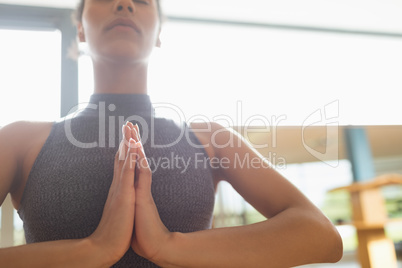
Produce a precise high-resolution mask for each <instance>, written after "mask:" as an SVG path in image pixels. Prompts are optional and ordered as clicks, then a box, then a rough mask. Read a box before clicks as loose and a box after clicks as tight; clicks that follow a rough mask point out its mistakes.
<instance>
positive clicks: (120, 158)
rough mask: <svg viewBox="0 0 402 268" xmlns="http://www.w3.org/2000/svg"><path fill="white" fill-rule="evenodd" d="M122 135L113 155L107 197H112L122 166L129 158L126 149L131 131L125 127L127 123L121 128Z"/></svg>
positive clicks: (130, 137)
mask: <svg viewBox="0 0 402 268" xmlns="http://www.w3.org/2000/svg"><path fill="white" fill-rule="evenodd" d="M122 133H123V139H122V140H121V142H120V144H119V149H118V150H117V152H116V155H115V160H114V171H113V181H112V185H111V186H110V190H109V195H113V193H114V192H115V190H116V188H117V185H118V183H119V180H120V178H121V173H122V169H123V166H124V164H125V162H126V160H127V158H128V157H130V155H129V154H128V149H129V147H130V139H132V138H133V136H132V132H131V129H130V127H129V126H128V125H127V123H126V124H125V125H123V126H122ZM131 157H133V156H131Z"/></svg>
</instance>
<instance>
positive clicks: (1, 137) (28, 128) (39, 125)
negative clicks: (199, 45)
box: [0, 121, 54, 155]
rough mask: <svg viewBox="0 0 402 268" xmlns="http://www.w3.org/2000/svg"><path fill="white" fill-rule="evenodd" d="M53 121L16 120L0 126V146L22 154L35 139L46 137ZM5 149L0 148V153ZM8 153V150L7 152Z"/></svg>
mask: <svg viewBox="0 0 402 268" xmlns="http://www.w3.org/2000/svg"><path fill="white" fill-rule="evenodd" d="M53 124H54V122H38V121H16V122H13V123H10V124H8V125H6V126H4V127H1V128H0V147H4V148H10V149H12V152H13V153H15V154H18V155H21V154H23V153H24V152H25V151H26V150H27V149H28V148H29V147H30V146H31V145H32V143H35V142H36V141H38V139H39V140H41V139H43V138H44V137H47V136H48V135H49V133H50V130H51V128H52V126H53ZM2 151H3V152H4V151H5V150H0V154H1V153H2ZM8 153H10V152H8Z"/></svg>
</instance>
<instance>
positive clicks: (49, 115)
mask: <svg viewBox="0 0 402 268" xmlns="http://www.w3.org/2000/svg"><path fill="white" fill-rule="evenodd" d="M0 40H1V42H0V59H1V60H0V114H1V116H0V126H4V125H6V124H9V123H11V122H14V121H18V120H37V121H48V120H54V119H56V118H58V117H59V116H60V83H61V34H60V32H59V31H22V30H0Z"/></svg>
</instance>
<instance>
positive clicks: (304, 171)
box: [0, 0, 402, 268]
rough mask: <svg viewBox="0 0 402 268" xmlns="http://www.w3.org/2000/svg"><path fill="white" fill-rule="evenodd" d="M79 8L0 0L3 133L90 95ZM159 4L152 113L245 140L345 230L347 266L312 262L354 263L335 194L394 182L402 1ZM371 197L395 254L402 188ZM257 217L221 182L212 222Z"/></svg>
mask: <svg viewBox="0 0 402 268" xmlns="http://www.w3.org/2000/svg"><path fill="white" fill-rule="evenodd" d="M77 2H78V1H77V0H59V1H54V0H0V114H1V116H0V127H1V126H4V125H6V124H9V123H11V122H14V121H17V120H56V119H57V118H59V117H61V116H65V115H66V114H67V113H68V112H69V111H70V109H71V108H73V107H74V106H76V105H77V104H78V103H80V104H85V103H86V102H87V101H88V100H89V97H90V95H91V94H92V90H93V79H92V64H91V59H90V58H89V56H88V55H87V47H86V44H78V45H75V42H76V32H75V28H74V26H73V24H72V21H71V13H72V12H73V10H74V8H75V7H76V5H77ZM162 7H163V11H164V15H165V16H166V21H165V22H164V24H163V27H162V34H161V40H162V47H161V48H160V49H155V50H154V53H153V55H152V59H151V64H150V76H149V94H150V96H151V100H152V101H153V102H154V104H155V109H156V113H157V115H160V116H164V117H170V118H172V119H174V120H178V121H183V120H184V121H186V122H192V121H216V122H219V123H220V124H223V125H225V126H228V127H232V128H234V129H235V130H236V131H238V132H239V133H241V134H242V135H243V136H244V137H245V139H247V140H248V141H249V142H250V144H251V145H252V146H254V148H255V149H256V150H258V152H260V153H261V155H262V156H263V157H264V158H265V159H266V160H267V161H269V162H271V163H272V164H273V165H274V166H275V167H276V168H277V170H278V171H279V172H280V173H282V174H283V175H284V176H285V177H286V178H287V179H289V180H290V181H291V182H292V183H294V184H295V185H296V186H297V187H298V188H299V189H300V190H301V191H302V192H303V193H305V194H306V195H307V197H309V198H310V199H311V200H312V201H313V202H314V204H316V205H317V206H318V207H319V208H320V209H321V210H322V211H323V212H324V213H325V215H327V217H328V218H329V219H330V220H331V221H332V222H334V224H336V226H337V228H338V230H339V231H340V233H341V235H342V238H343V242H344V251H345V254H344V258H343V259H342V261H341V262H339V263H338V264H328V265H324V264H322V265H321V264H318V265H311V267H322V268H324V267H325V268H326V267H360V266H361V264H359V261H358V254H357V251H358V250H357V248H358V239H357V231H356V226H355V225H353V222H352V221H353V209H352V205H351V204H352V203H351V199H350V196H351V195H350V193H349V192H348V191H346V190H339V191H333V192H332V191H331V192H330V190H332V189H334V188H337V187H341V186H346V185H349V184H351V183H355V182H369V181H372V179H374V178H376V177H378V176H380V175H386V174H402V139H401V137H402V117H401V108H400V107H401V106H400V98H398V96H399V95H400V92H401V90H402V80H401V78H400V77H401V75H400V74H401V70H402V19H401V14H402V1H401V0H383V1H375V0H368V1H367V0H366V1H362V0H348V1H347V0H337V1H333V0H304V1H300V0H282V1H275V0H247V1H238V0H203V1H197V0H162ZM77 51H79V52H78V53H77ZM32 100H35V101H32ZM205 104H207V106H206V105H205ZM379 190H380V192H381V194H382V198H383V200H382V201H383V204H384V206H385V208H386V217H387V219H388V220H387V221H386V222H385V223H384V230H385V233H386V236H387V237H388V238H389V239H391V240H392V243H393V244H394V246H395V255H396V256H400V255H401V251H402V242H401V241H402V221H399V219H400V218H402V187H401V186H400V185H397V184H396V185H392V186H385V187H380V188H379ZM373 202H374V201H373ZM0 218H1V231H0V235H1V237H0V238H1V246H2V247H5V246H10V245H19V244H23V243H24V236H23V229H22V223H21V220H20V219H19V216H18V214H17V212H16V211H14V210H13V209H12V206H11V204H10V200H9V199H8V200H7V201H6V202H5V203H4V204H3V205H2V208H1V214H0ZM264 219H265V218H264V217H263V216H261V215H260V214H259V213H258V212H257V211H255V210H254V209H253V208H252V207H251V206H250V205H249V204H247V202H245V201H244V200H243V199H242V197H241V196H239V195H238V194H237V193H236V192H235V191H234V190H233V189H232V188H231V186H230V185H229V184H225V183H221V184H220V185H219V188H218V193H217V196H216V209H215V219H214V226H215V227H222V226H234V225H242V224H249V223H253V222H257V221H261V220H264ZM398 265H399V266H398V267H402V265H401V264H398ZM306 267H307V266H306ZM308 267H310V266H308ZM373 267H374V266H373ZM375 267H385V266H375Z"/></svg>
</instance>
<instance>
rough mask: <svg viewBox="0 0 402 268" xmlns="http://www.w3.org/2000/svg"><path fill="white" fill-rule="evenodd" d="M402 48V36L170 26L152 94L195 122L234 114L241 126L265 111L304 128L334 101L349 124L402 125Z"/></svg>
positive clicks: (154, 69) (155, 64)
mask: <svg viewBox="0 0 402 268" xmlns="http://www.w3.org/2000/svg"><path fill="white" fill-rule="evenodd" d="M401 47H402V38H385V37H373V36H359V35H351V34H336V33H318V32H306V31H289V30H275V29H269V28H251V27H241V26H225V25H213V24H197V23H179V22H168V23H166V24H165V25H164V28H163V30H162V48H161V49H156V50H155V52H154V55H153V60H152V61H151V70H150V94H151V95H152V96H153V99H154V100H155V101H165V100H168V101H169V102H171V103H174V104H176V105H177V106H179V107H180V108H181V109H182V110H183V111H184V113H185V115H186V118H187V119H189V118H190V117H191V116H192V115H197V114H202V115H205V116H207V117H208V119H209V120H210V121H217V119H219V118H214V117H215V116H217V115H228V116H229V117H230V118H232V119H233V124H234V125H245V124H246V122H247V120H248V119H249V118H250V117H252V116H255V115H257V114H258V115H262V116H264V117H265V118H267V119H268V120H269V121H270V122H272V120H271V118H272V116H276V117H277V118H278V117H281V116H285V117H286V119H284V120H282V121H281V125H303V123H304V122H305V120H306V119H308V118H309V117H310V116H311V115H312V114H313V113H315V112H316V111H317V110H318V109H321V108H323V107H325V106H327V105H328V104H331V103H334V101H336V102H337V103H338V106H339V107H338V111H337V112H338V114H339V118H337V119H338V121H339V123H340V124H341V125H348V124H355V125H362V124H374V125H377V124H380V125H383V124H401V123H402V117H401V116H400V115H399V114H400V112H399V109H397V108H396V107H399V105H400V104H399V98H398V97H397V94H398V92H399V91H400V90H401V88H402V80H401V79H400V75H399V73H400V70H401V69H402V50H401V49H400V48H401ZM238 101H241V108H239V106H238ZM240 117H242V119H241V120H240V119H239V118H240ZM282 118H283V117H282ZM324 121H325V120H324ZM221 122H222V123H223V121H222V120H221ZM251 124H254V125H261V121H258V120H257V121H256V122H253V123H251ZM322 124H325V122H323V123H322Z"/></svg>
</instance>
